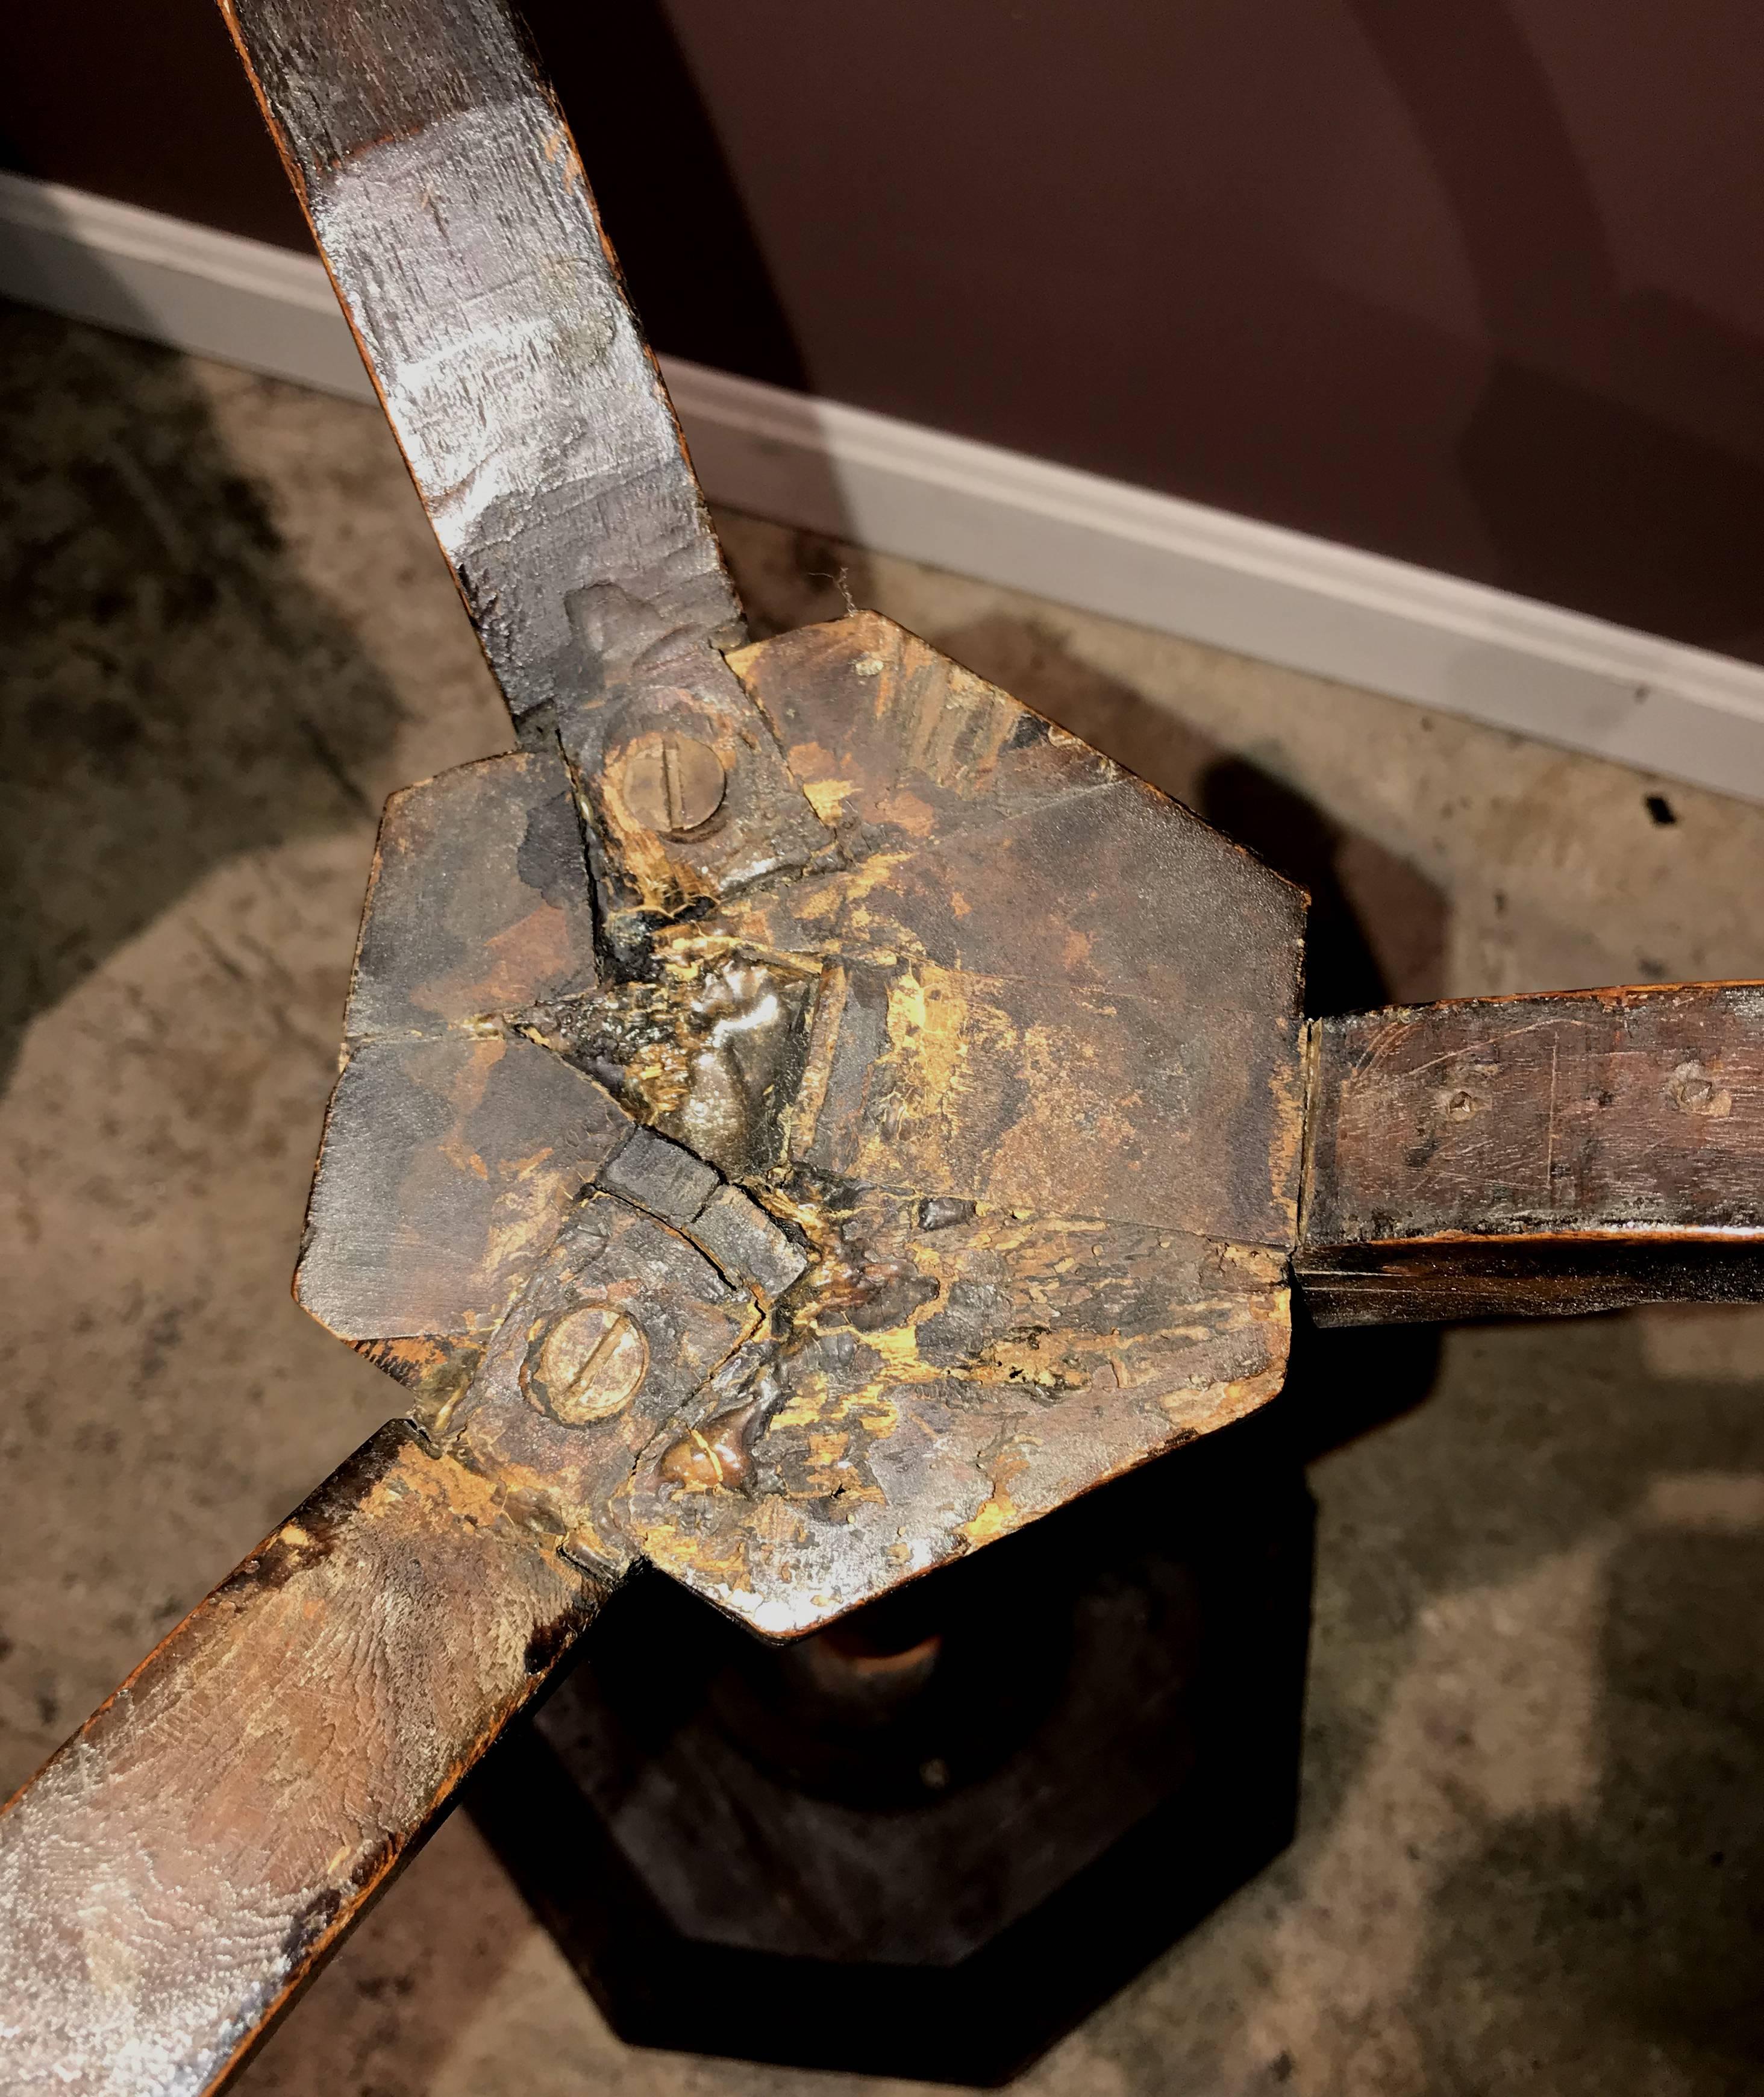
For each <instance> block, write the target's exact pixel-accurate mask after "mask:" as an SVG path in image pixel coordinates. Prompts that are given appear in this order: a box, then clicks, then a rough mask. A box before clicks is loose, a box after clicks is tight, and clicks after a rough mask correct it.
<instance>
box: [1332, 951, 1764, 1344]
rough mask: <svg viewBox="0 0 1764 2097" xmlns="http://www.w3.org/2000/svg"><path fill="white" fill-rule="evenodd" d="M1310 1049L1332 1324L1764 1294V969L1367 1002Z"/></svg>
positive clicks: (1335, 1021) (1337, 1022)
mask: <svg viewBox="0 0 1764 2097" xmlns="http://www.w3.org/2000/svg"><path fill="white" fill-rule="evenodd" d="M1309 1056H1310V1093H1309V1106H1308V1119H1307V1154H1306V1164H1305V1178H1304V1196H1303V1209H1302V1220H1301V1224H1300V1242H1299V1247H1298V1254H1297V1256H1296V1259H1295V1262H1294V1267H1295V1272H1296V1273H1297V1276H1298V1280H1299V1282H1300V1284H1301V1285H1302V1289H1303V1290H1304V1294H1305V1297H1306V1300H1307V1303H1308V1304H1309V1306H1310V1307H1311V1313H1312V1315H1313V1316H1315V1318H1316V1319H1317V1320H1319V1321H1320V1323H1324V1324H1371V1323H1374V1322H1379V1321H1385V1320H1402V1319H1447V1318H1463V1317H1477V1316H1491V1315H1500V1316H1515V1315H1530V1314H1538V1313H1553V1312H1563V1311H1597V1310H1606V1309H1610V1308H1613V1307H1616V1306H1617V1305H1620V1304H1624V1303H1635V1302H1648V1301H1653V1300H1659V1299H1661V1298H1672V1297H1700V1298H1726V1299H1735V1300H1741V1299H1743V1300H1751V1299H1754V1298H1757V1297H1759V1296H1761V1295H1764V986H1761V985H1758V984H1754V983H1705V984H1691V985H1684V986H1676V987H1663V988H1648V989H1637V990H1599V991H1575V992H1564V993H1560V994H1557V995H1554V996H1539V997H1519V998H1495V999H1485V1000H1474V1001H1469V1002H1465V1003H1462V1004H1453V1005H1426V1006H1421V1007H1419V1008H1416V1009H1407V1010H1394V1011H1385V1012H1368V1013H1353V1014H1351V1015H1350V1016H1349V1017H1347V1018H1339V1019H1327V1020H1322V1021H1319V1022H1315V1023H1314V1024H1313V1026H1312V1027H1311V1032H1310V1043H1309Z"/></svg>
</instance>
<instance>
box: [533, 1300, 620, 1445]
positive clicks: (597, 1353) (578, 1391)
mask: <svg viewBox="0 0 1764 2097" xmlns="http://www.w3.org/2000/svg"><path fill="white" fill-rule="evenodd" d="M649 1365H650V1349H649V1342H647V1341H646V1339H645V1338H644V1337H643V1335H642V1333H641V1331H640V1330H639V1329H638V1328H637V1324H635V1323H634V1322H633V1320H631V1319H629V1318H628V1317H627V1316H625V1314H624V1311H615V1310H614V1309H613V1307H612V1306H611V1304H609V1303H586V1304H584V1305H583V1306H582V1307H581V1308H580V1310H576V1311H569V1312H567V1314H566V1315H565V1316H563V1317H562V1318H560V1319H558V1321H557V1323H556V1324H554V1325H553V1326H552V1327H551V1328H550V1329H549V1330H548V1331H547V1332H546V1333H545V1334H544V1336H543V1337H541V1338H540V1339H539V1340H538V1341H537V1342H536V1344H534V1345H533V1346H529V1347H528V1349H527V1359H526V1360H525V1361H523V1363H522V1364H521V1388H522V1390H524V1391H525V1392H526V1394H527V1398H528V1399H529V1400H530V1401H531V1402H532V1403H533V1404H535V1405H536V1406H537V1407H539V1409H540V1410H541V1412H549V1414H550V1415H551V1416H552V1418H553V1419H554V1420H556V1421H561V1422H562V1425H564V1426H566V1427H585V1426H587V1425H588V1424H589V1421H593V1420H610V1419H611V1416H613V1414H614V1413H615V1412H619V1411H621V1410H622V1409H623V1408H624V1407H625V1406H627V1405H628V1404H629V1403H631V1401H632V1399H633V1398H634V1397H635V1396H636V1395H637V1390H638V1387H639V1386H640V1385H641V1383H642V1381H643V1378H644V1375H645V1373H646V1371H647V1370H648V1368H649Z"/></svg>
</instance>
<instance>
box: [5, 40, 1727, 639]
mask: <svg viewBox="0 0 1764 2097" xmlns="http://www.w3.org/2000/svg"><path fill="white" fill-rule="evenodd" d="M530 15H531V19H532V22H533V24H534V27H535V28H536V33H537V34H538V37H539V39H540V42H541V45H542V46H544V48H545V51H546V54H547V56H548V59H549V62H550V63H551V64H552V66H553V67H554V69H555V71H556V72H557V74H558V79H559V81H560V85H562V90H563V94H564V98H565V100H566V103H567V105H568V107H569V108H570V112H571V116H572V119H573V120H574V121H575V123H576V129H577V131H578V134H579V135H580V139H581V142H582V147H583V150H584V156H585V158H586V160H587V161H588V164H589V172H590V173H591V175H592V176H593V178H594V180H595V182H596V184H597V187H598V188H599V190H601V192H602V200H603V203H604V204H605V207H606V215H607V218H608V221H609V224H610V226H611V231H612V233H613V235H614V238H615V240H617V241H618V242H619V245H620V247H621V248H622V249H623V251H624V256H625V260H626V262H627V265H628V269H629V270H630V274H631V277H632V279H633V285H634V287H635V289H636V291H637V297H638V301H639V304H641V307H642V308H643V309H644V312H645V314H646V318H647V319H648V321H649V323H650V328H651V331H652V332H653V333H654V335H655V336H656V338H657V339H658V341H659V344H660V346H661V347H662V348H663V349H667V350H672V351H674V352H677V353H679V354H681V355H684V356H688V357H696V358H698V359H699V360H700V361H703V362H706V363H710V364H717V365H722V366H726V367H729V368H731V369H734V370H744V371H747V372H750V373H752V374H755V375H756V376H759V377H762V378H767V379H774V380H777V381H778V382H779V383H786V384H797V385H806V386H808V387H812V389H813V390H815V391H816V392H821V393H824V394H826V395H829V396H832V397H834V398H835V399H838V400H843V401H856V402H858V403H860V405H865V406H869V407H874V408H878V409H883V410H885V411H886V412H888V413H891V414H899V415H904V416H907V417H909V418H912V419H913V420H915V421H919V422H929V423H931V424H934V425H936V426H938V427H942V428H944V429H948V430H954V431H960V432H961V433H963V434H965V435H968V436H978V437H983V438H987V439H989V440H992V441H994V442H996V443H999V444H1009V445H1012V446H1014V447H1017V448H1018V449H1022V450H1025V451H1030V452H1035V453H1042V454H1044V455H1045V456H1048V457H1054V458H1058V459H1061V460H1065V461H1067V462H1070V463H1073V464H1075V465H1079V466H1089V467H1092V468H1093V469H1095V470H1096V471H1099V472H1101V473H1105V474H1112V475H1119V476H1121V477H1123V478H1125V479H1130V480H1135V481H1139V482H1142V483H1145V484H1148V485H1150V486H1153V487H1155V488H1163V489H1167V490H1169V491H1171V492H1172V493H1177V494H1181V495H1186V496H1190V497H1194V498H1196V499H1197V500H1199V501H1205V502H1210V503H1216V504H1219V505H1222V506H1224V507H1226V508H1228V509H1232V510H1241V511H1243V512H1245V513H1247V514H1250V515H1252V516H1256V517H1261V518H1266V519H1272V520H1273V521H1275V522H1277V523H1288V524H1293V525H1296V526H1298V527H1300V528H1302V529H1305V530H1307V531H1312V532H1320V533H1323V534H1324V535H1325V536H1328V537H1331V538H1335V539H1340V540H1343V541H1348V542H1350V543H1352V544H1355V545H1363V546H1368V547H1372V548H1375V549H1379V550H1381V551H1384V552H1388V553H1392V554H1399V555H1401V556H1403V557H1404V558H1407V559H1411V560H1414V561H1419V562H1422V563H1427V564H1429V565H1431V566H1435V567H1442V568H1445V569H1447V570H1450V571H1454V572H1455V573H1458V574H1460V575H1466V576H1475V577H1479V578H1482V579H1483V580H1488V581H1491V582H1495V583H1499V584H1504V585H1505V586H1506V587H1508V588H1509V589H1517V590H1521V591H1524V592H1526V593H1530V594H1532V595H1534V596H1539V597H1542V598H1549V599H1552V600H1554V601H1556V602H1560V603H1565V604H1569V605H1572V606H1577V607H1578V608H1581V609H1583V610H1586V611H1593V612H1597V613H1601V614H1603V615H1605V616H1608V617H1610V618H1613V619H1619V620H1622V621H1624V622H1625V623H1626V624H1632V625H1638V626H1643V627H1649V628H1655V629H1657V630H1658V631H1661V632H1664V633H1670V634H1673V635H1675V636H1678V637H1683V638H1685V639H1688V640H1692V641H1701V642H1702V643H1705V645H1708V646H1715V647H1722V648H1728V649H1732V650H1736V651H1738V652H1741V653H1745V654H1753V655H1755V656H1760V657H1764V265H1761V258H1764V238H1761V236H1764V117H1761V116H1760V112H1764V8H1760V7H1758V6H1757V0H1696V4H1695V5H1666V4H1663V0H1506V4H1504V5H1503V4H1500V0H1451V4H1450V5H1440V4H1429V3H1428V0H1159V4H1157V5H1149V4H1143V5H1140V6H1138V7H1126V6H1117V7H1100V6H1096V5H1095V4H1087V0H886V4H884V5H881V6H878V7H869V8H862V9H860V8H829V7H826V6H825V4H816V5H813V6H811V5H810V4H808V0H745V4H744V5H742V6H740V7H731V6H729V4H728V0H668V7H667V11H666V14H665V15H663V13H661V12H660V11H659V9H658V8H657V7H655V5H654V0H628V4H624V5H621V6H620V7H618V8H616V9H614V8H611V7H597V6H589V5H586V4H584V0H534V4H533V5H532V7H531V8H530ZM81 19H82V20H83V21H85V23H86V24H88V25H89V26H88V28H87V30H86V31H85V34H84V35H83V36H82V37H81V38H80V39H79V40H77V41H76V40H74V39H72V38H71V37H69V36H68V33H67V31H66V28H65V18H63V23H62V24H59V25H55V26H51V25H50V24H47V23H46V22H45V21H44V20H42V18H41V17H38V18H37V19H36V20H26V21H24V22H22V23H15V24H13V26H12V28H11V38H10V40H11V43H12V46H13V47H14V50H15V52H16V51H17V50H18V49H19V47H20V45H21V44H23V45H24V46H26V47H27V48H26V50H25V54H24V63H23V64H22V65H20V64H16V63H15V66H14V68H13V69H12V72H11V85H10V87H8V88H7V89H6V90H3V91H0V129H3V130H4V132H5V133H6V134H8V135H9V137H10V140H11V155H10V157H11V159H12V160H13V162H14V164H16V165H20V166H23V167H25V168H27V169H31V170H33V171H34V172H37V173H43V174H46V175H51V176H54V177H59V179H61V180H63V181H67V182H76V183H79V184H82V185H84V186H88V187H90V188H94V189H98V190H103V191H106V192H107V193H109V194H112V195H121V196H126V197H129V198H131V199H134V200H136V201H138V202H141V203H144V204H151V205H153V206H155V208H159V209H161V210H169V211H174V212H185V213H187V214H189V215H190V216H193V217H202V218H206V219H208V221H211V222H212V223H215V224H217V225H225V226H227V227H229V228H230V229H232V230H236V231H240V232H247V233H254V234H259V235H260V236H261V237H264V238H266V239H280V240H287V241H297V240H298V239H300V228H299V222H298V221H297V219H296V218H295V217H294V216H293V215H292V212H291V208H290V206H289V205H288V204H287V202H286V200H285V199H284V197H283V195H282V190H281V189H280V186H279V184H280V177H279V174H278V171H277V169H276V167H275V164H274V158H273V156H272V155H270V154H269V151H268V149H267V147H265V145H264V144H263V143H262V142H261V141H260V138H259V137H258V136H257V134H256V131H255V129H254V125H255V121H256V120H255V117H254V116H253V114H252V110H251V108H250V106H249V103H248V102H247V99H246V97H245V94H244V91H243V87H242V86H241V85H239V83H238V81H236V79H235V77H234V74H233V72H232V71H231V64H232V61H231V59H230V55H229V54H228V51H227V49H226V46H225V39H224V37H222V36H221V33H220V30H219V28H218V24H217V23H216V22H215V21H214V20H212V19H211V15H210V11H209V8H208V5H207V0H153V4H152V5H151V7H143V6H142V0H101V4H99V3H98V0H94V4H89V5H88V7H86V8H85V10H84V11H83V13H82V16H81ZM93 25H98V26H93Z"/></svg>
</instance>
